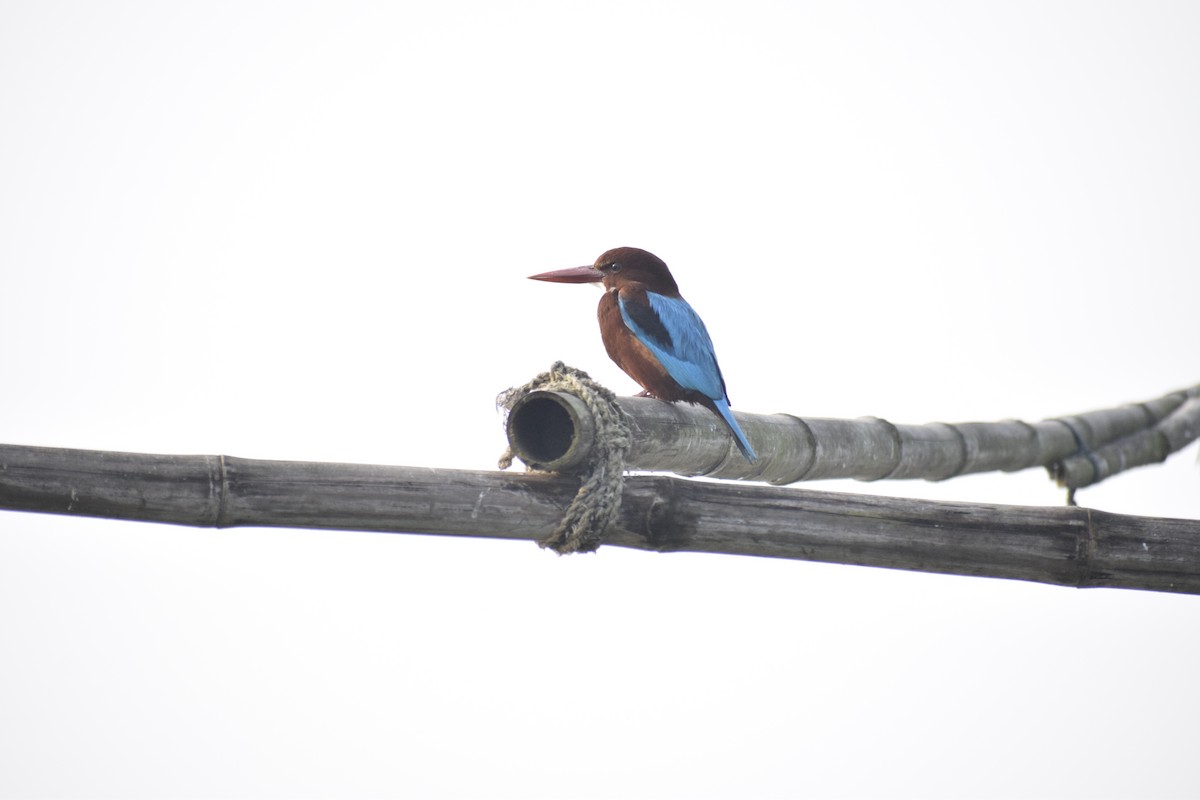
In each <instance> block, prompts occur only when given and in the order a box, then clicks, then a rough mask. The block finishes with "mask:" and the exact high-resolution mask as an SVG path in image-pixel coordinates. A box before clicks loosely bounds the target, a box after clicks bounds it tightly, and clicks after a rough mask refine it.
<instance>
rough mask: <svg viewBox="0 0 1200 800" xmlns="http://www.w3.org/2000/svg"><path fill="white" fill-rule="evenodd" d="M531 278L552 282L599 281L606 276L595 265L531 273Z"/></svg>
mask: <svg viewBox="0 0 1200 800" xmlns="http://www.w3.org/2000/svg"><path fill="white" fill-rule="evenodd" d="M529 279H530V280H532V281H550V282H552V283H599V282H600V281H602V280H604V276H603V275H601V274H600V270H598V269H596V268H595V267H571V268H570V269H556V270H554V271H553V272H541V273H538V274H537V275H530V276H529Z"/></svg>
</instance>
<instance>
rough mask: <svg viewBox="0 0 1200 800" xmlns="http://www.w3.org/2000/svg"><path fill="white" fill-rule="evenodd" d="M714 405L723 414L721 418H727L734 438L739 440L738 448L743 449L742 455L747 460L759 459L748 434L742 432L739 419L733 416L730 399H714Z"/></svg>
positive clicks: (726, 421)
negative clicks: (747, 436) (738, 422)
mask: <svg viewBox="0 0 1200 800" xmlns="http://www.w3.org/2000/svg"><path fill="white" fill-rule="evenodd" d="M713 405H714V406H716V409H717V413H718V414H720V415H721V419H723V420H725V424H726V425H728V426H729V432H730V433H732V434H733V440H734V441H735V442H737V446H738V450H741V451H742V455H743V456H745V457H746V460H747V461H750V462H753V461H757V460H758V456H757V455H756V454H755V452H754V448H753V447H751V446H750V441H749V440H748V439H747V438H746V434H744V433H742V429H741V427H740V426H739V425H738V424H737V420H735V419H734V418H733V412H732V411H730V410H729V401H728V400H726V399H725V398H721V399H720V400H714V401H713Z"/></svg>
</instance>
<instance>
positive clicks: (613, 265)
mask: <svg viewBox="0 0 1200 800" xmlns="http://www.w3.org/2000/svg"><path fill="white" fill-rule="evenodd" d="M608 271H609V272H620V271H621V265H620V264H618V263H617V262H616V261H614V262H613V263H611V264H609V265H608Z"/></svg>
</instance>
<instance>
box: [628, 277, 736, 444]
mask: <svg viewBox="0 0 1200 800" xmlns="http://www.w3.org/2000/svg"><path fill="white" fill-rule="evenodd" d="M646 299H647V300H648V301H649V303H650V306H649V308H647V307H646V306H643V305H641V304H640V303H636V302H633V303H626V302H625V300H624V298H622V297H621V296H620V295H617V303H618V305H619V306H620V309H621V318H622V319H623V320H625V324H626V325H628V326H629V330H631V331H633V334H634V336H637V338H638V340H639V341H640V342H641V343H642V344H644V345H646V348H647V349H648V350H649V351H650V352H651V353H652V354H653V355H654V357H655V358H657V359H658V362H659V363H660V364H662V365H663V368H664V369H666V371H667V374H668V375H670V376H671V377H672V378H674V379H675V382H676V383H678V384H679V385H680V386H682V387H683V388H684V389H692V390H693V391H697V392H700V394H702V395H704V396H705V397H707V398H709V399H710V400H712V401H713V405H714V406H715V407H716V409H717V413H718V414H720V415H721V418H722V419H724V420H725V424H727V425H728V426H729V430H730V431H731V432H732V433H733V438H734V440H735V441H736V442H737V446H738V449H739V450H741V451H742V455H744V456H745V457H746V460H748V461H754V460H755V453H754V448H752V447H751V446H750V442H749V441H748V440H747V439H746V434H745V433H743V432H742V429H741V427H739V426H738V424H737V421H736V420H734V418H733V413H732V412H731V411H730V410H729V396H728V395H727V394H726V392H725V380H724V378H722V377H721V368H720V367H718V366H717V356H716V353H714V352H713V344H712V339H710V338H709V336H708V329H707V328H705V327H704V322H703V321H702V320H701V319H700V315H699V314H697V313H696V312H695V310H694V309H693V308H692V307H691V306H690V305H688V303H687V301H686V300H684V299H683V298H682V297H665V296H663V295H661V294H655V293H654V292H646Z"/></svg>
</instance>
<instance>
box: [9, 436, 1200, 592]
mask: <svg viewBox="0 0 1200 800" xmlns="http://www.w3.org/2000/svg"><path fill="white" fill-rule="evenodd" d="M578 487H579V484H578V481H577V480H576V479H574V478H570V477H564V476H557V475H545V474H515V473H505V472H475V471H467V470H446V469H427V468H423V467H396V466H369V465H362V464H328V463H314V462H288V461H259V460H253V459H244V458H233V457H228V456H206V455H194V456H171V455H149V454H140V453H116V452H104V451H92V450H68V449H60V448H42V447H28V446H18V445H0V508H5V509H10V510H14V511H34V512H43V513H53V514H70V515H81V516H89V517H106V518H110V519H127V520H141V521H148V522H162V523H172V524H177V525H190V526H199V527H218V528H230V527H237V526H265V527H289V528H319V529H332V530H362V531H376V532H394V533H417V534H438V535H452V536H476V537H485V538H497V539H530V540H541V539H543V538H544V537H546V536H547V535H549V534H550V533H551V532H552V531H553V530H554V529H555V527H556V526H557V525H558V523H559V520H560V518H561V517H562V514H563V509H564V508H566V507H567V505H568V504H569V503H570V502H571V500H572V499H573V498H574V496H575V494H576V491H577V490H578ZM604 542H605V543H606V544H611V545H618V546H622V547H631V548H637V549H641V550H655V551H661V552H674V551H691V552H704V553H726V554H737V555H754V556H767V557H773V558H790V559H800V560H806V561H824V562H832V563H840V564H857V565H864V566H874V567H887V568H893V569H904V570H916V571H921V572H935V573H950V574H956V575H975V576H987V577H994V578H1010V579H1019V580H1026V581H1037V582H1041V583H1049V584H1056V585H1063V586H1077V587H1101V586H1107V587H1119V588H1127V589H1151V590H1156V591H1170V592H1183V593H1189V594H1200V522H1195V521H1190V520H1176V519H1150V518H1145V517H1133V516H1122V515H1118V514H1109V513H1104V512H1100V511H1093V510H1089V509H1085V508H1071V507H1059V508H1029V507H1022V506H998V505H979V504H966V503H946V502H937V503H935V502H928V501H923V500H907V499H900V498H885V497H868V496H863V495H853V494H837V493H832V492H820V491H812V490H797V489H778V488H773V487H769V486H761V485H747V484H717V483H711V482H697V481H686V480H680V479H677V478H670V477H666V476H646V477H629V478H627V479H626V481H625V484H624V489H623V494H622V504H621V513H620V517H619V520H618V524H617V525H616V526H614V527H613V528H611V529H610V530H609V531H608V533H607V535H606V536H605V538H604Z"/></svg>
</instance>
